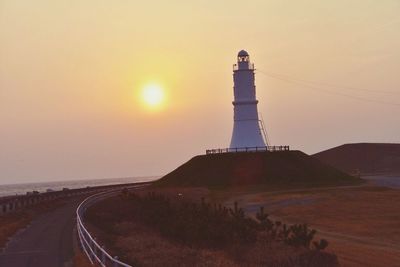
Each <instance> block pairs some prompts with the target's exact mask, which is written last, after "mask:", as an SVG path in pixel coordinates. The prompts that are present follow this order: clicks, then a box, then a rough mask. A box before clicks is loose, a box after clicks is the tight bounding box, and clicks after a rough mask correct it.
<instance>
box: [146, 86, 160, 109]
mask: <svg viewBox="0 0 400 267" xmlns="http://www.w3.org/2000/svg"><path fill="white" fill-rule="evenodd" d="M142 100H143V102H144V103H145V104H146V105H147V106H149V107H152V108H155V107H159V106H161V105H162V104H163V102H164V100H165V93H164V88H162V87H161V86H160V85H159V84H156V83H151V84H147V85H145V86H144V87H143V89H142Z"/></svg>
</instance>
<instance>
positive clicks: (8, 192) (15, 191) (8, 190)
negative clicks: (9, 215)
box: [0, 176, 160, 197]
mask: <svg viewBox="0 0 400 267" xmlns="http://www.w3.org/2000/svg"><path fill="white" fill-rule="evenodd" d="M158 178H160V176H148V177H124V178H110V179H91V180H70V181H57V182H40V183H21V184H5V185H0V197H4V196H15V195H25V194H26V192H32V191H38V192H41V193H43V192H46V191H47V190H54V191H57V190H62V189H63V188H69V189H74V188H83V187H87V186H101V185H114V184H126V183H139V182H150V181H154V180H157V179H158Z"/></svg>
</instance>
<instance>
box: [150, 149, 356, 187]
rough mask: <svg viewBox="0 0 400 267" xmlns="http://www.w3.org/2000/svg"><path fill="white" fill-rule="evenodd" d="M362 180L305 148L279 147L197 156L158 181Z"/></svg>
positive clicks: (198, 183)
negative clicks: (295, 149)
mask: <svg viewBox="0 0 400 267" xmlns="http://www.w3.org/2000/svg"><path fill="white" fill-rule="evenodd" d="M361 182H362V180H360V179H358V178H355V177H352V176H349V175H348V174H345V173H343V172H341V171H339V170H337V169H335V168H333V167H331V166H329V165H326V164H324V163H322V162H320V161H319V160H317V159H315V158H312V157H310V156H308V155H306V154H304V153H303V152H301V151H279V152H257V153H225V154H211V155H201V156H196V157H194V158H192V159H191V160H189V161H188V162H186V163H185V164H183V165H182V166H180V167H178V168H177V169H176V170H174V171H172V172H171V173H169V174H167V175H165V176H164V177H162V178H161V179H160V180H158V181H157V182H156V185H166V186H207V187H229V186H237V185H256V184H267V185H276V186H291V185H293V186H334V185H351V184H357V183H361Z"/></svg>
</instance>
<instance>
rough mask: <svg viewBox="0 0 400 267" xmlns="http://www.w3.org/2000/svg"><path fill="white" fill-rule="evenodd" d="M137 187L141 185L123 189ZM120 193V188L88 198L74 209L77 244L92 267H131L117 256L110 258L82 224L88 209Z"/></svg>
mask: <svg viewBox="0 0 400 267" xmlns="http://www.w3.org/2000/svg"><path fill="white" fill-rule="evenodd" d="M138 187H143V185H136V186H129V187H125V188H127V189H133V188H138ZM121 191H122V188H119V189H113V190H110V191H106V192H102V193H98V194H95V195H92V196H89V197H87V198H86V199H85V200H84V201H82V203H81V204H79V206H78V208H77V209H76V223H77V227H76V229H77V232H78V238H79V242H80V244H81V248H82V250H83V251H84V252H85V254H86V256H87V257H88V259H89V261H90V263H91V264H92V265H93V264H99V265H100V266H102V267H120V266H122V267H132V266H131V265H128V264H126V263H123V262H121V261H119V260H118V257H117V256H115V257H112V256H111V255H110V254H109V253H108V252H107V251H106V250H105V248H104V246H100V245H99V243H97V241H96V240H95V239H94V238H93V237H92V235H91V234H90V233H89V231H88V230H87V229H86V227H85V226H84V223H83V214H84V213H85V211H86V209H87V208H88V207H90V206H91V205H93V204H95V203H96V202H98V201H100V200H103V199H106V198H109V197H112V196H115V195H118V194H119V193H121Z"/></svg>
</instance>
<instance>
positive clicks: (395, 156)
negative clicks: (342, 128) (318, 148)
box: [313, 143, 400, 175]
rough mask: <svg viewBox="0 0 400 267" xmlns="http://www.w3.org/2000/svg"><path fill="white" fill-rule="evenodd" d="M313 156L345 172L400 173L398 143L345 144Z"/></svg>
mask: <svg viewBox="0 0 400 267" xmlns="http://www.w3.org/2000/svg"><path fill="white" fill-rule="evenodd" d="M313 157H315V158H317V159H319V160H320V161H323V162H325V163H327V164H329V165H331V166H334V167H335V168H338V169H340V170H342V171H344V172H346V173H356V172H360V174H364V175H365V174H400V144H376V143H375V144H374V143H359V144H345V145H342V146H338V147H335V148H332V149H328V150H326V151H322V152H320V153H317V154H315V155H313Z"/></svg>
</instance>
